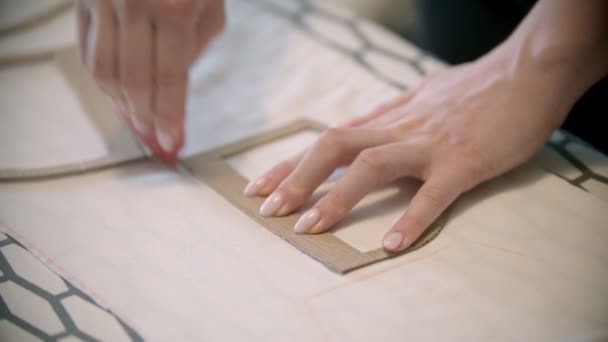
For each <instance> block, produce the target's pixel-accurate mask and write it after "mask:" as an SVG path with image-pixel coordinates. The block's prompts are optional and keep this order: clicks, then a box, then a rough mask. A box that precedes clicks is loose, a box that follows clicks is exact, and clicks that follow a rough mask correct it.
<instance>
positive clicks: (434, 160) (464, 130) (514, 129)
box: [244, 58, 571, 251]
mask: <svg viewBox="0 0 608 342" xmlns="http://www.w3.org/2000/svg"><path fill="white" fill-rule="evenodd" d="M508 66H509V63H503V62H502V61H501V60H500V59H497V58H492V59H483V60H480V61H477V62H475V63H471V64H466V65H462V66H458V67H454V68H451V69H447V70H445V71H443V72H440V73H439V74H437V75H435V76H433V77H430V78H428V79H427V80H425V81H424V82H423V83H422V84H421V85H419V86H418V87H417V88H416V89H413V90H411V91H409V92H407V93H405V94H404V95H402V96H401V97H400V98H398V99H397V100H396V101H394V102H392V103H390V104H388V105H386V106H383V107H381V108H379V109H377V110H376V111H374V112H373V113H370V114H369V115H366V116H364V117H362V118H359V119H356V120H355V121H353V122H351V123H349V124H347V125H344V126H341V127H338V128H331V129H328V130H327V131H325V132H324V133H323V135H322V136H321V138H320V139H318V141H317V142H316V143H315V144H314V145H312V146H311V147H310V148H308V149H307V150H306V151H304V152H303V153H301V154H299V155H297V156H295V157H293V158H291V159H289V160H286V161H283V162H281V163H279V164H278V165H277V166H275V167H274V168H272V169H271V170H270V171H268V172H267V173H266V174H265V175H263V176H262V177H260V178H258V179H256V180H254V181H252V182H251V183H250V184H249V185H248V186H247V188H246V189H245V191H244V193H245V195H248V196H255V195H261V196H265V195H270V196H269V197H268V198H267V199H266V201H265V202H264V204H263V205H262V207H261V208H260V213H261V215H263V216H283V215H287V214H290V213H292V212H294V211H295V210H297V209H298V208H300V207H301V206H302V205H303V204H304V203H305V202H306V201H307V200H308V199H309V198H310V196H311V194H312V193H313V192H314V191H315V189H316V188H317V187H319V185H321V184H322V183H323V182H324V181H325V180H326V179H327V178H328V177H329V176H330V175H331V174H332V172H333V171H334V170H335V169H336V168H338V167H340V166H344V165H348V164H350V166H349V168H348V170H347V171H346V173H345V175H344V176H343V177H342V178H341V179H340V180H339V181H338V182H337V183H336V184H335V185H334V186H333V187H332V188H331V190H330V191H329V192H328V193H327V194H326V195H325V196H324V197H322V198H321V199H320V200H319V201H318V202H317V203H316V204H315V205H314V206H313V208H312V209H311V210H310V211H308V212H307V213H304V214H303V215H302V217H301V218H300V220H299V221H298V223H297V224H296V225H295V227H294V229H295V231H296V232H297V233H312V234H315V233H321V232H324V231H327V230H328V229H330V228H331V227H333V226H334V225H335V224H336V223H338V222H339V221H341V220H342V219H343V218H344V217H345V216H346V215H347V214H348V213H349V211H350V210H351V209H352V208H353V207H354V206H355V205H356V204H357V203H358V202H359V201H360V200H361V199H362V198H363V197H364V196H365V195H366V194H368V193H369V192H370V191H372V190H373V189H374V188H376V187H378V186H381V185H383V184H387V183H389V182H392V181H394V180H396V179H398V178H401V177H415V178H417V179H420V180H422V181H423V182H424V184H423V185H422V187H421V188H420V190H419V191H418V192H417V194H416V195H415V197H414V198H413V199H412V201H411V203H410V206H409V207H408V209H407V210H406V212H405V214H404V215H403V216H402V217H401V218H400V219H399V220H398V221H397V222H396V223H395V225H394V226H393V227H392V228H391V229H390V231H389V232H388V233H387V234H386V236H385V238H384V242H383V245H384V248H385V249H387V250H389V251H400V250H403V249H405V248H407V247H408V246H409V245H411V244H412V243H413V242H414V241H415V240H416V239H418V237H419V236H420V235H421V234H422V233H423V232H424V230H425V229H426V228H427V227H429V225H431V224H432V223H433V222H434V221H435V220H436V219H437V217H438V216H439V215H440V214H441V213H442V212H443V211H444V210H445V209H446V208H447V207H448V206H449V205H450V204H451V203H452V202H453V201H454V200H455V199H456V198H457V197H459V196H460V195H461V194H462V193H463V192H466V191H468V190H469V189H471V188H473V187H474V186H476V185H478V184H480V183H482V182H484V181H486V180H488V179H491V178H493V177H496V176H498V175H500V174H502V173H504V172H506V171H508V170H510V169H512V168H513V167H515V166H517V165H519V164H521V163H523V162H524V161H526V160H527V159H529V158H530V157H531V156H532V155H533V154H534V153H535V152H536V151H537V150H539V149H540V148H541V147H542V146H543V145H544V143H545V142H546V141H547V140H548V138H549V137H550V135H551V133H552V132H553V131H554V130H555V129H556V128H557V127H559V125H560V124H561V123H562V121H563V120H564V119H565V116H566V113H567V112H568V109H569V106H570V105H571V101H570V100H567V101H566V100H564V99H565V97H563V96H560V95H559V94H560V92H559V91H557V89H554V88H551V87H552V85H553V84H559V82H551V81H552V80H550V79H548V77H547V74H544V75H543V74H535V73H534V70H535V69H534V68H532V69H529V70H525V72H515V73H514V72H513V70H511V69H510V68H509V67H508ZM522 71H523V70H522ZM569 101H570V102H569Z"/></svg>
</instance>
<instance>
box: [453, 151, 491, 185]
mask: <svg viewBox="0 0 608 342" xmlns="http://www.w3.org/2000/svg"><path fill="white" fill-rule="evenodd" d="M455 156H456V157H455V158H456V160H455V161H454V164H456V166H457V167H458V168H459V169H461V170H462V171H461V172H462V177H461V178H463V187H464V188H465V190H468V189H470V188H472V187H474V186H475V185H477V184H479V183H481V182H483V181H485V180H487V179H488V178H490V177H491V176H492V175H493V174H494V171H493V170H494V169H495V167H494V165H493V163H492V162H491V159H490V158H488V157H486V156H485V155H484V154H483V153H482V152H481V151H480V150H479V149H477V148H475V147H473V146H462V147H461V148H460V151H459V153H457V154H455Z"/></svg>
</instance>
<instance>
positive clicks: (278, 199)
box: [260, 193, 283, 217]
mask: <svg viewBox="0 0 608 342" xmlns="http://www.w3.org/2000/svg"><path fill="white" fill-rule="evenodd" d="M281 206H283V196H282V195H281V194H280V193H274V194H272V195H270V197H268V198H267V199H266V201H264V204H262V206H261V207H260V215H262V216H264V217H268V216H272V215H274V214H275V213H276V212H277V211H278V210H279V209H280V208H281Z"/></svg>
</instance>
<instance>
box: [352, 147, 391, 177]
mask: <svg viewBox="0 0 608 342" xmlns="http://www.w3.org/2000/svg"><path fill="white" fill-rule="evenodd" d="M385 158H386V157H385V156H384V154H383V153H382V151H381V150H378V149H367V150H363V151H362V152H361V153H359V156H358V157H357V159H355V164H356V166H357V167H361V168H364V169H367V170H369V171H371V172H374V173H380V172H381V171H382V169H383V168H384V165H385Z"/></svg>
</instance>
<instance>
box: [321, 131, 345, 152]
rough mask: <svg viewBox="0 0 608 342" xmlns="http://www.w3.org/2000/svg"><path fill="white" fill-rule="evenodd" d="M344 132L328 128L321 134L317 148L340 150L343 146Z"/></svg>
mask: <svg viewBox="0 0 608 342" xmlns="http://www.w3.org/2000/svg"><path fill="white" fill-rule="evenodd" d="M343 137H344V132H343V130H342V129H341V128H329V129H327V130H325V132H323V134H322V135H321V137H320V138H319V141H318V148H320V149H323V150H325V149H330V150H334V151H335V150H338V151H339V150H342V148H343V145H344V138H343Z"/></svg>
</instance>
